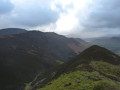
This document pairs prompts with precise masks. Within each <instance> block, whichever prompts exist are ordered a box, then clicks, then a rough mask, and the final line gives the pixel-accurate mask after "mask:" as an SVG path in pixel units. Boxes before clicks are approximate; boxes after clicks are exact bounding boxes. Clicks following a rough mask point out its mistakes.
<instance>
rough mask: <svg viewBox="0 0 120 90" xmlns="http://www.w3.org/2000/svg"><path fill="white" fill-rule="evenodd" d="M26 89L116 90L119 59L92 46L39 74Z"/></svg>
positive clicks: (119, 81) (119, 80)
mask: <svg viewBox="0 0 120 90" xmlns="http://www.w3.org/2000/svg"><path fill="white" fill-rule="evenodd" d="M28 90H120V57H119V56H117V55H116V54H114V53H112V52H111V51H109V50H107V49H105V48H102V47H99V46H92V47H90V48H88V49H87V50H85V51H84V52H83V53H81V54H80V55H78V56H77V57H75V58H73V59H72V60H71V61H69V62H67V63H64V64H62V65H60V66H58V67H56V68H54V69H52V70H50V71H47V72H45V73H43V74H41V75H39V76H38V77H37V78H36V80H34V81H33V82H31V83H30V84H29V89H28Z"/></svg>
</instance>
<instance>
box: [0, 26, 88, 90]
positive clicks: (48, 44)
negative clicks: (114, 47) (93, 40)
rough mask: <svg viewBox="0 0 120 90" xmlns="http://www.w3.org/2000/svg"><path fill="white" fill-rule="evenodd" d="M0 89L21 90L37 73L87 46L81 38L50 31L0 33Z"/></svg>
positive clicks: (6, 31)
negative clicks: (68, 36)
mask: <svg viewBox="0 0 120 90" xmlns="http://www.w3.org/2000/svg"><path fill="white" fill-rule="evenodd" d="M0 36H1V37H0V72H1V74H0V90H23V88H24V85H25V83H28V82H30V81H31V80H32V79H33V77H35V76H36V75H37V74H39V73H41V72H43V71H45V70H47V69H50V68H52V67H55V66H58V65H60V64H62V63H64V62H67V61H68V60H69V59H71V58H73V57H74V56H76V55H77V54H79V53H81V52H82V51H83V50H85V49H86V48H88V47H89V45H88V43H86V42H85V41H83V40H81V39H74V38H67V37H65V36H62V35H58V34H56V33H53V32H40V31H26V30H23V29H15V28H14V29H12V28H10V29H4V30H1V31H0Z"/></svg>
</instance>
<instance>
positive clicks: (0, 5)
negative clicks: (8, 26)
mask: <svg viewBox="0 0 120 90" xmlns="http://www.w3.org/2000/svg"><path fill="white" fill-rule="evenodd" d="M13 8H14V5H13V4H12V3H11V2H10V0H0V14H5V13H7V12H10V11H11V10H12V9H13Z"/></svg>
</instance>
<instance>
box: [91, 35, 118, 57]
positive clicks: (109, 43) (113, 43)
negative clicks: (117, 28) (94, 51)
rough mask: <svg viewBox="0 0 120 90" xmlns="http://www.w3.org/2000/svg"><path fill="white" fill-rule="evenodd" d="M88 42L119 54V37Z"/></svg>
mask: <svg viewBox="0 0 120 90" xmlns="http://www.w3.org/2000/svg"><path fill="white" fill-rule="evenodd" d="M90 44H92V45H99V46H102V47H105V48H107V49H109V50H111V51H113V52H115V53H116V54H118V55H120V37H112V38H102V39H96V40H93V41H91V42H90Z"/></svg>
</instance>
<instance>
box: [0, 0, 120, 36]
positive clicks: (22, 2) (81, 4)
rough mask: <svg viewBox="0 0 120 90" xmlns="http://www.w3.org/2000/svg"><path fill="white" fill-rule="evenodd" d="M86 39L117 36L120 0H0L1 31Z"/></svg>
mask: <svg viewBox="0 0 120 90" xmlns="http://www.w3.org/2000/svg"><path fill="white" fill-rule="evenodd" d="M2 28H23V29H29V30H32V29H34V30H35V29H36V30H40V31H50V32H56V33H59V34H64V35H71V36H74V37H81V38H89V37H101V36H106V35H112V34H120V0H0V29H2Z"/></svg>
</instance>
